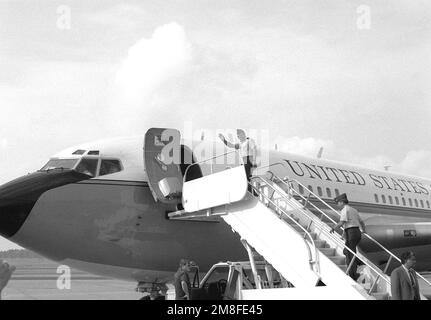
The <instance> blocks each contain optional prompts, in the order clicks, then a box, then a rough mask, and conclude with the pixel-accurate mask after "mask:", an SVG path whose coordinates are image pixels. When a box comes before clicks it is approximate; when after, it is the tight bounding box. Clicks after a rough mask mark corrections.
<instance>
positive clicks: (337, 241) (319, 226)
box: [254, 175, 390, 294]
mask: <svg viewBox="0 0 431 320" xmlns="http://www.w3.org/2000/svg"><path fill="white" fill-rule="evenodd" d="M274 177H277V176H275V175H274ZM254 178H258V179H260V180H262V181H264V182H265V184H266V185H267V186H270V187H271V188H272V189H273V190H274V191H275V192H277V193H278V194H279V195H280V196H281V198H282V199H284V200H285V201H288V202H289V203H292V199H290V198H288V197H286V195H285V194H283V193H282V192H280V191H279V190H277V189H275V188H274V187H272V186H271V184H270V183H269V182H268V181H266V179H264V178H262V177H254ZM277 179H279V178H278V177H277ZM279 180H280V179H279ZM289 187H290V186H289ZM290 191H293V192H295V193H296V194H297V195H298V196H300V197H301V198H302V199H303V200H304V201H306V198H304V197H303V196H302V195H301V194H300V193H299V192H297V191H296V190H295V189H294V188H291V187H290V190H289V192H290ZM288 194H289V195H290V193H288ZM316 208H317V207H316ZM297 209H298V210H299V211H300V212H301V213H302V214H303V215H305V216H306V217H307V218H308V219H310V225H309V227H311V224H312V222H313V221H314V219H313V217H312V216H310V215H309V214H308V213H307V211H306V210H305V209H304V208H302V207H298V208H297ZM317 209H318V208H317ZM323 214H324V213H323ZM331 220H332V219H331ZM320 221H321V220H320ZM321 222H322V224H317V223H314V225H315V226H316V228H317V229H318V230H319V231H320V232H323V233H325V235H326V236H327V237H328V238H330V239H331V240H333V241H334V242H335V244H336V245H337V246H339V247H341V248H342V249H343V251H344V250H347V251H348V252H349V253H350V254H352V256H353V258H352V260H351V261H350V264H349V265H348V266H347V269H346V274H348V273H349V271H350V269H351V268H352V266H353V263H354V261H355V259H358V260H360V261H362V262H363V263H364V264H365V265H366V266H367V267H369V268H370V269H371V270H372V271H374V272H375V273H376V274H377V277H376V279H375V280H374V282H373V284H372V285H371V287H370V289H369V290H368V294H371V293H372V291H373V290H374V288H375V286H376V284H377V283H378V281H379V280H380V279H383V280H384V281H385V282H386V283H387V284H388V285H390V281H389V280H388V279H387V278H386V275H385V274H384V273H383V272H382V271H381V270H380V269H379V268H378V267H376V266H375V265H374V264H373V263H372V262H371V261H369V260H368V259H367V258H365V257H360V256H358V254H357V253H356V252H354V251H353V250H351V249H350V248H349V247H347V246H346V245H345V243H344V242H343V241H342V239H341V238H340V237H338V236H336V235H335V234H332V233H331V232H330V231H329V230H326V229H325V227H327V228H329V227H328V225H327V224H326V223H324V222H323V221H321Z"/></svg>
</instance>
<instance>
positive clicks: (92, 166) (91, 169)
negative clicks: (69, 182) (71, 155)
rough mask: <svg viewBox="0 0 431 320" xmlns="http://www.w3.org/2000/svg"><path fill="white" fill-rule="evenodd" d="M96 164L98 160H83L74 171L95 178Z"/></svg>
mask: <svg viewBox="0 0 431 320" xmlns="http://www.w3.org/2000/svg"><path fill="white" fill-rule="evenodd" d="M98 162H99V159H86V158H83V159H82V160H81V162H80V163H79V164H78V166H77V167H76V171H78V172H81V173H83V174H86V175H89V176H92V177H95V176H96V170H97V164H98Z"/></svg>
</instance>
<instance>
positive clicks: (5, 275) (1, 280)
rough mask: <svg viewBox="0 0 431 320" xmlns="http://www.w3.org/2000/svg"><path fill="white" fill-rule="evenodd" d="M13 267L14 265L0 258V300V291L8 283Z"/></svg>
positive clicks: (0, 291)
mask: <svg viewBox="0 0 431 320" xmlns="http://www.w3.org/2000/svg"><path fill="white" fill-rule="evenodd" d="M15 269H16V268H15V267H14V266H10V265H9V264H8V263H7V262H3V260H1V259H0V300H1V299H2V297H1V293H2V291H3V289H4V288H5V287H6V285H7V284H8V282H9V280H10V278H11V276H12V273H13V272H14V271H15Z"/></svg>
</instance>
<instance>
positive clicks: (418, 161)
mask: <svg viewBox="0 0 431 320" xmlns="http://www.w3.org/2000/svg"><path fill="white" fill-rule="evenodd" d="M430 163H431V151H428V150H413V151H409V152H408V153H407V155H406V156H405V158H404V159H403V160H402V161H401V163H400V164H399V165H398V166H397V167H399V168H400V170H402V171H404V172H406V173H410V174H414V175H420V176H424V177H429V178H431V167H430Z"/></svg>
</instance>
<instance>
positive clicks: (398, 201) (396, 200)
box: [395, 197, 400, 205]
mask: <svg viewBox="0 0 431 320" xmlns="http://www.w3.org/2000/svg"><path fill="white" fill-rule="evenodd" d="M395 203H396V204H397V205H399V204H400V200H398V197H395Z"/></svg>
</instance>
